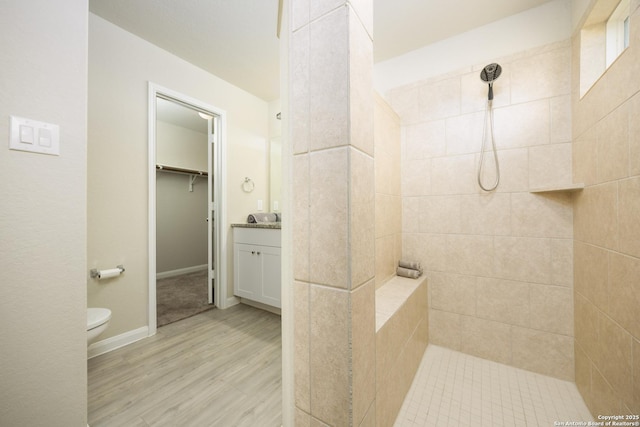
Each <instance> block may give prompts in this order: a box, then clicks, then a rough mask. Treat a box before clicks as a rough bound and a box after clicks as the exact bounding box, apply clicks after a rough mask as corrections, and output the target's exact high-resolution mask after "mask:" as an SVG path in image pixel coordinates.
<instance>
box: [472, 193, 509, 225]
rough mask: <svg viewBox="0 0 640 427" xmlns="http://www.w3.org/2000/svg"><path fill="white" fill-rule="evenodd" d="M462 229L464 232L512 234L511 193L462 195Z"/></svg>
mask: <svg viewBox="0 0 640 427" xmlns="http://www.w3.org/2000/svg"><path fill="white" fill-rule="evenodd" d="M460 220H461V225H460V231H461V232H462V233H464V234H480V235H509V234H511V195H509V194H501V193H489V194H477V195H468V196H460Z"/></svg>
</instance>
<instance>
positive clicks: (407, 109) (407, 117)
mask: <svg viewBox="0 0 640 427" xmlns="http://www.w3.org/2000/svg"><path fill="white" fill-rule="evenodd" d="M419 98H420V94H419V92H418V91H417V90H414V89H413V88H411V87H409V88H406V87H403V88H399V89H394V90H391V91H389V99H390V100H391V107H393V110H394V111H395V112H396V113H398V116H399V117H400V121H401V123H402V124H403V125H410V124H414V123H418V122H419V121H420V101H419Z"/></svg>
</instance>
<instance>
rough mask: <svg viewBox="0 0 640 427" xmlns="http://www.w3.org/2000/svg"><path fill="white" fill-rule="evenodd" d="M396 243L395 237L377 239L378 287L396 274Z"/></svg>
mask: <svg viewBox="0 0 640 427" xmlns="http://www.w3.org/2000/svg"><path fill="white" fill-rule="evenodd" d="M395 243H396V238H395V236H394V235H389V236H384V237H380V238H378V239H376V287H379V286H380V285H382V284H383V283H384V282H386V281H387V280H389V279H390V278H391V277H393V276H394V275H395V274H396V265H397V262H398V259H397V257H396V253H395Z"/></svg>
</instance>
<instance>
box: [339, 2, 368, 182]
mask: <svg viewBox="0 0 640 427" xmlns="http://www.w3.org/2000/svg"><path fill="white" fill-rule="evenodd" d="M368 2H369V0H361V1H359V3H361V4H360V5H359V6H364V5H365V4H366V3H368ZM349 5H350V6H351V7H349V8H347V11H348V14H349V51H348V52H349V97H350V100H349V108H350V119H349V129H350V131H351V134H350V143H351V145H353V146H355V147H358V149H360V150H362V151H364V152H365V153H367V154H369V155H370V156H373V152H374V142H373V116H374V112H373V111H374V99H373V89H372V88H373V41H372V40H371V38H370V36H369V33H367V31H366V29H365V28H364V27H363V25H362V22H361V21H360V19H358V15H357V14H356V13H355V11H354V10H353V9H352V7H353V6H354V4H353V2H349ZM370 9H371V10H373V6H372V3H371V4H370ZM334 96H335V94H334ZM371 182H373V181H371Z"/></svg>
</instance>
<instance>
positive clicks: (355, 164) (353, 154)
mask: <svg viewBox="0 0 640 427" xmlns="http://www.w3.org/2000/svg"><path fill="white" fill-rule="evenodd" d="M349 163H350V174H351V177H350V190H349V204H350V209H349V211H350V224H349V233H350V236H349V246H350V264H351V266H350V270H351V278H350V279H351V288H355V287H357V286H360V285H361V284H363V283H364V282H366V281H368V280H370V279H373V277H374V276H375V225H376V222H375V221H371V220H369V218H370V217H371V213H372V212H375V188H374V185H373V182H374V175H375V171H374V161H373V158H372V157H370V156H368V155H366V154H364V153H362V152H361V151H358V150H356V149H354V148H349Z"/></svg>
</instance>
